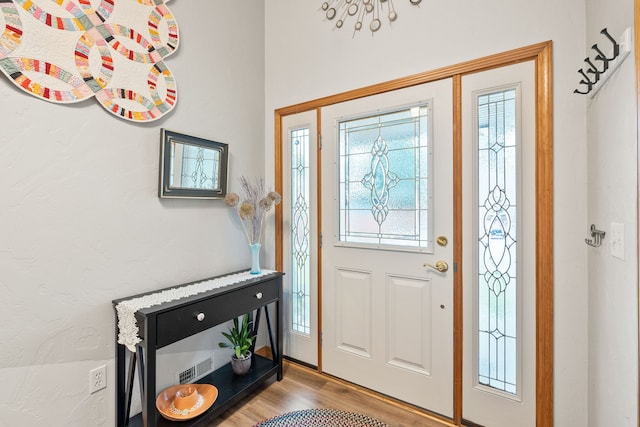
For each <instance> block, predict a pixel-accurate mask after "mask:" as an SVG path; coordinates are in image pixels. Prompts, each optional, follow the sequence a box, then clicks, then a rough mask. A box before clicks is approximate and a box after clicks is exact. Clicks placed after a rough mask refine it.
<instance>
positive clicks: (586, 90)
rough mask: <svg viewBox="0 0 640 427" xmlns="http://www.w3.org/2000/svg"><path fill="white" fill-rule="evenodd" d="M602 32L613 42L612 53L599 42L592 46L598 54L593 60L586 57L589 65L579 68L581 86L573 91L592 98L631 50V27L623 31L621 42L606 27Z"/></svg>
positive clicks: (608, 40)
mask: <svg viewBox="0 0 640 427" xmlns="http://www.w3.org/2000/svg"><path fill="white" fill-rule="evenodd" d="M600 34H602V35H603V36H605V38H606V39H607V42H608V43H607V44H611V46H610V50H609V51H610V52H611V54H610V55H609V56H608V55H607V54H606V53H605V52H604V51H603V50H602V49H601V48H600V47H598V44H597V43H596V44H594V45H593V46H591V49H592V50H594V51H595V53H596V55H595V56H594V57H593V60H591V58H589V57H587V58H585V59H584V62H585V63H586V64H587V66H586V67H585V68H581V69H579V70H578V74H580V78H581V79H580V82H579V84H580V85H581V87H580V88H578V89H576V90H574V91H573V93H578V94H580V95H589V97H590V98H593V97H594V96H595V95H596V93H598V91H599V90H600V88H601V87H602V85H603V84H604V83H605V82H606V81H607V80H608V79H609V77H611V75H612V74H613V72H614V71H615V70H616V69H617V68H618V67H619V66H620V64H622V62H623V61H624V60H625V58H626V57H627V56H629V53H630V52H631V29H630V28H627V29H626V30H625V31H624V33H622V35H621V36H620V41H619V42H618V41H616V40H615V39H614V38H613V37H611V35H610V34H609V32H608V31H607V29H606V28H603V29H602V31H600Z"/></svg>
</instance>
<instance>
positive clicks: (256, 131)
mask: <svg viewBox="0 0 640 427" xmlns="http://www.w3.org/2000/svg"><path fill="white" fill-rule="evenodd" d="M116 7H117V2H116ZM169 7H170V8H171V10H172V11H173V14H174V16H175V17H176V18H177V20H178V23H179V25H180V30H181V31H180V34H181V45H180V48H179V49H178V52H177V53H175V54H174V55H173V56H171V57H170V58H168V59H167V64H168V66H169V67H170V69H171V70H172V72H173V73H174V76H175V78H176V80H177V85H178V91H179V101H178V105H177V107H176V108H175V110H174V111H173V112H171V113H170V114H169V115H168V116H167V117H165V118H163V119H161V120H159V121H157V122H153V123H151V124H133V123H130V122H126V121H123V120H119V119H117V118H115V117H114V116H112V115H110V114H107V113H106V112H105V111H103V109H102V107H100V106H99V105H98V104H97V102H95V101H94V100H90V101H88V102H84V103H82V104H78V105H72V106H61V105H54V104H51V103H47V102H44V101H41V100H39V99H36V98H33V97H31V96H28V95H27V94H25V93H23V92H22V91H20V90H18V89H17V88H15V87H14V86H13V84H12V83H10V82H9V81H8V80H7V79H6V78H5V77H4V76H1V75H0V117H1V119H0V182H2V183H3V184H2V186H0V200H1V202H0V203H1V205H0V206H1V208H0V271H1V272H2V273H1V274H0V292H1V293H2V299H1V302H0V319H1V321H2V327H1V328H0V343H1V344H0V383H1V384H2V386H1V387H0V426H2V427H5V426H7V427H8V426H29V427H39V426H47V427H51V426H61V427H62V426H64V427H73V426H78V427H85V426H112V425H114V415H115V410H114V401H115V399H114V396H115V391H114V377H113V373H114V370H113V367H114V365H113V358H114V312H113V308H112V305H111V301H112V300H113V299H115V298H119V297H124V296H127V295H131V294H135V293H140V292H145V291H150V290H154V289H158V288H161V287H166V286H170V285H174V284H179V283H184V282H187V281H191V280H197V279H200V278H205V277H209V276H212V275H216V274H220V273H224V272H228V271H234V270H238V269H241V268H246V267H248V266H249V264H250V257H249V251H248V248H247V245H246V243H244V242H243V239H242V231H241V229H240V228H239V227H240V225H239V223H238V222H237V221H236V220H235V218H234V217H233V216H232V212H231V211H230V210H229V209H228V208H226V207H225V206H224V204H223V203H222V201H191V200H160V199H158V197H157V187H158V162H159V160H158V159H159V135H160V128H161V127H165V128H167V129H171V130H175V131H178V132H184V133H188V134H193V135H198V136H203V137H208V138H211V139H215V140H218V141H222V142H226V143H228V144H229V147H230V156H231V158H230V181H229V182H230V186H231V189H232V190H235V191H238V190H239V188H238V178H239V177H240V175H243V174H244V175H247V176H256V175H257V176H261V175H263V171H264V162H263V158H262V155H261V153H262V151H263V146H264V44H263V33H264V6H263V3H262V2H253V1H252V2H250V1H234V2H228V1H223V0H188V1H185V0H176V1H173V2H170V3H169ZM256 153H258V155H256ZM104 363H107V364H108V368H109V378H108V380H109V385H108V388H107V390H104V391H100V392H98V393H95V394H92V395H90V394H89V390H88V376H89V374H88V373H89V370H90V369H92V368H95V367H97V366H99V365H101V364H104Z"/></svg>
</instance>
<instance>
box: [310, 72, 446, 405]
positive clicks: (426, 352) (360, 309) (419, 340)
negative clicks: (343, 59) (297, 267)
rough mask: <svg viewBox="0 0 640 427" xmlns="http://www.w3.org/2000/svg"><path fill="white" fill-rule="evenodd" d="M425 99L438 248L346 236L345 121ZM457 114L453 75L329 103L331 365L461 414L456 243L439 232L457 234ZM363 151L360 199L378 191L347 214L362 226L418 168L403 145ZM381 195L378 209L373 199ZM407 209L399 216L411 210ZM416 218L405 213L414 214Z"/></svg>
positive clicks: (325, 329) (326, 276) (326, 280)
mask: <svg viewBox="0 0 640 427" xmlns="http://www.w3.org/2000/svg"><path fill="white" fill-rule="evenodd" d="M419 102H425V103H426V105H428V108H429V113H428V114H430V115H431V121H430V123H431V125H430V126H429V127H430V129H429V138H428V139H429V145H430V150H431V152H432V153H431V156H432V162H431V163H430V164H429V169H432V170H430V175H429V176H430V180H431V179H432V180H433V182H429V183H428V187H427V186H426V185H425V188H428V189H429V191H425V192H424V193H422V192H420V194H416V195H414V197H417V198H423V197H424V198H428V199H429V200H428V206H429V207H428V209H429V212H428V216H430V217H432V220H433V222H431V223H430V224H429V233H430V234H429V241H430V245H429V247H428V248H422V249H418V248H409V249H406V248H405V249H400V248H398V247H394V248H393V249H390V248H389V247H388V246H385V245H384V244H383V243H381V244H378V245H376V244H365V243H362V242H360V243H358V242H355V243H353V242H352V243H345V242H344V241H340V236H341V235H343V234H344V233H345V227H344V226H343V228H342V229H340V223H339V210H340V202H339V200H338V198H339V197H340V194H341V191H343V188H341V187H340V186H339V183H338V181H339V178H338V177H339V170H338V166H339V164H342V163H341V162H339V161H338V159H339V153H338V138H339V136H338V128H337V126H338V122H339V121H340V120H344V119H345V118H354V117H360V116H361V115H362V114H363V113H366V114H369V113H372V112H374V113H375V112H378V113H382V112H385V111H388V110H394V109H396V108H399V107H402V106H404V107H406V106H410V105H415V104H416V103H419ZM452 114H453V104H452V82H451V80H450V79H448V80H442V81H438V82H434V83H429V84H425V85H421V86H417V87H413V88H408V89H402V90H397V91H394V92H390V93H386V94H381V95H376V96H372V97H367V98H363V99H358V100H354V101H349V102H345V103H341V104H338V105H334V106H330V107H325V108H323V109H322V136H323V147H322V151H321V155H322V180H323V194H322V234H323V245H322V277H323V284H322V289H323V293H322V294H323V304H322V307H323V313H322V319H323V325H322V333H323V340H322V358H323V359H322V360H323V370H324V371H325V372H327V373H330V374H332V375H335V376H338V377H340V378H343V379H346V380H348V381H352V382H355V383H358V384H360V385H363V386H365V387H368V388H371V389H374V390H377V391H379V392H381V393H384V394H387V395H390V396H393V397H396V398H398V399H401V400H404V401H406V402H409V403H412V404H415V405H417V406H420V407H423V408H427V409H429V410H432V411H434V412H437V413H440V414H443V415H445V416H452V414H453V380H452V374H453V306H452V301H453V259H452V256H453V248H452V245H451V244H449V245H446V246H440V245H437V244H436V243H435V240H436V237H437V236H445V237H447V238H448V239H449V241H453V239H452V237H453V236H452V233H453V213H452V209H453V196H452V189H453V180H452V176H453V175H452V174H453V172H452V164H453V160H452V141H453V131H452ZM374 133H375V131H374ZM373 139H375V136H374V137H373ZM375 150H378V154H379V157H377V158H373V159H370V158H371V157H372V154H369V153H373V151H375ZM380 153H382V154H380ZM378 154H376V155H378ZM362 155H363V156H364V157H363V159H359V158H357V159H356V158H354V160H353V162H352V164H350V166H349V167H352V168H361V169H362V173H361V174H360V175H361V176H362V179H361V180H360V178H359V177H360V175H358V180H357V181H354V182H352V183H350V184H349V185H351V188H352V190H351V191H353V193H354V194H353V203H354V204H355V203H359V202H361V200H362V198H363V197H364V196H363V194H365V195H366V194H369V193H368V192H370V194H371V196H370V197H371V203H372V209H371V211H369V210H366V209H363V210H362V211H359V212H357V211H355V210H354V212H350V213H348V214H345V213H344V212H341V214H342V215H343V217H347V216H349V215H350V217H349V220H350V221H352V222H351V225H352V226H354V227H355V228H358V227H359V226H360V225H361V224H362V221H364V220H365V218H366V217H367V216H371V215H372V212H373V215H382V216H384V215H386V214H387V211H386V210H385V209H386V206H387V205H386V203H388V204H389V206H391V210H393V204H394V203H396V201H394V199H393V197H394V196H395V195H396V194H398V193H394V191H396V189H397V188H399V186H402V185H403V184H404V183H403V181H402V180H403V179H404V178H403V177H405V175H406V174H407V173H408V172H407V171H406V170H397V168H398V164H397V163H394V162H396V161H397V158H396V157H394V152H393V148H391V149H390V150H389V151H388V152H387V151H386V147H378V148H377V149H376V148H375V147H374V148H372V150H371V151H368V150H363V152H362ZM366 156H369V157H368V158H365V157H366ZM373 157H375V156H373ZM342 162H344V160H343V161H342ZM394 166H395V167H396V169H395V170H394ZM343 167H344V165H343ZM375 167H380V168H385V169H384V171H385V172H384V173H381V172H380V170H378V173H379V175H377V177H378V178H380V179H381V182H382V184H381V183H380V182H374V181H375V177H374V179H372V175H375V173H376V172H370V173H365V172H366V171H367V170H368V169H367V168H371V169H370V171H374V169H375ZM405 169H406V168H405ZM387 171H391V172H389V173H386V172H387ZM394 172H395V173H394ZM382 178H385V179H382ZM396 186H398V187H396ZM356 188H357V189H356ZM389 188H390V189H389ZM387 189H389V191H386V190H387ZM356 193H357V194H356ZM367 197H369V196H367ZM383 201H384V204H383V203H382V202H383ZM349 203H352V201H351V199H350V201H349ZM376 203H379V206H377V207H378V208H379V209H378V211H375V209H374V207H373V205H375V204H376ZM397 203H400V202H397ZM374 211H375V212H374ZM400 211H401V209H397V210H396V211H394V212H392V213H389V215H398V216H399V217H402V215H403V214H404V212H400ZM412 218H413V217H411V216H408V217H406V218H405V219H406V221H407V222H411V221H413V219H412ZM416 218H417V217H416ZM369 219H370V218H369ZM416 221H418V220H417V219H416ZM378 224H380V222H378ZM421 224H423V223H421ZM423 226H424V227H427V225H426V224H425V225H423ZM383 229H384V225H381V226H380V228H379V230H381V231H380V235H384V236H383V237H382V238H381V239H380V240H381V241H382V240H384V239H386V238H387V237H388V236H387V234H385V233H386V232H383V231H382V230H383ZM360 231H362V230H360ZM366 231H367V230H365V231H364V232H363V233H362V235H365V234H367V233H366ZM341 233H342V234H341ZM367 238H368V237H363V240H366V239H367ZM390 239H391V240H393V239H392V238H390ZM441 260H442V261H446V262H447V263H449V264H450V265H451V269H450V270H449V271H447V272H442V273H441V272H438V271H436V270H434V269H432V268H430V267H427V266H425V264H432V265H434V264H436V262H437V261H441Z"/></svg>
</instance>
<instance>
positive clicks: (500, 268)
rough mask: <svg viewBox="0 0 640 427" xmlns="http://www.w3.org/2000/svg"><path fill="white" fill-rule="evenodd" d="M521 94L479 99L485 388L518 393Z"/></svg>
mask: <svg viewBox="0 0 640 427" xmlns="http://www.w3.org/2000/svg"><path fill="white" fill-rule="evenodd" d="M517 94H518V91H517V89H515V88H510V89H507V90H500V91H492V92H490V93H485V94H480V95H478V96H477V97H476V109H477V111H476V113H477V114H476V129H477V144H478V145H477V165H476V166H477V172H478V187H477V194H476V197H477V201H478V206H477V218H478V223H477V230H478V235H477V239H478V240H477V255H478V257H477V262H478V265H477V273H478V275H477V297H478V307H477V310H478V311H477V315H478V318H477V319H478V331H477V334H478V335H477V339H478V341H477V342H478V347H477V353H478V354H477V357H478V359H477V363H478V365H477V366H478V377H477V381H478V383H479V384H481V385H484V386H488V387H491V388H492V389H494V390H500V391H501V392H505V393H507V394H511V395H516V394H517V393H518V388H519V384H518V367H519V365H520V356H519V351H518V340H519V337H518V328H519V325H518V324H519V321H518V319H519V309H518V305H519V304H518V292H519V291H518V282H519V279H518V268H517V260H518V244H517V243H518V242H517V224H518V214H519V212H518V209H517V208H518V204H517V200H518V191H517V190H518V186H519V181H520V178H519V175H518V153H519V147H518V139H519V136H518V135H519V128H518V127H519V123H518V122H517V119H518V117H517V102H518V100H517Z"/></svg>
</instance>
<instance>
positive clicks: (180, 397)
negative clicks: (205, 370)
mask: <svg viewBox="0 0 640 427" xmlns="http://www.w3.org/2000/svg"><path fill="white" fill-rule="evenodd" d="M200 397H202V405H201V406H200V407H198V408H197V409H195V410H193V411H191V412H188V413H187V414H176V413H175V412H172V411H171V404H173V407H174V408H175V409H177V410H178V411H183V410H185V409H186V410H187V411H188V410H189V409H191V408H193V407H194V406H196V403H198V400H199V398H200ZM217 398H218V389H217V388H216V387H215V386H213V385H211V384H183V385H175V386H172V387H169V388H167V389H166V390H163V391H162V392H161V393H160V394H159V395H158V397H157V398H156V408H158V411H159V412H160V414H161V415H162V416H163V417H164V418H166V419H168V420H171V421H184V420H189V419H191V418H195V417H197V416H199V415H202V414H203V413H205V412H206V411H207V410H208V409H209V408H210V407H211V406H212V405H213V403H214V402H215V401H216V399H217Z"/></svg>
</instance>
